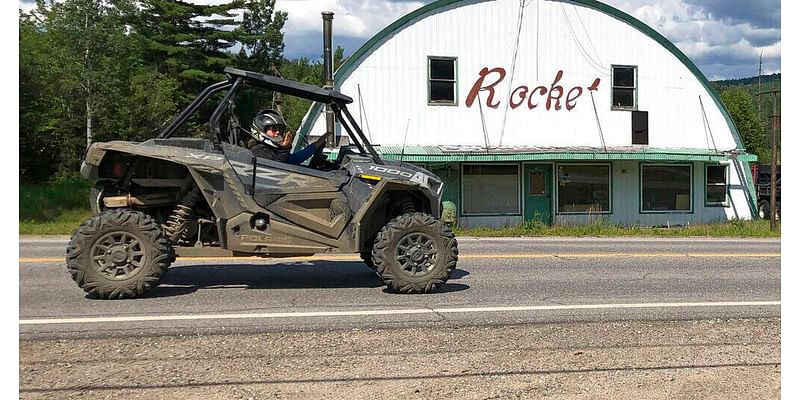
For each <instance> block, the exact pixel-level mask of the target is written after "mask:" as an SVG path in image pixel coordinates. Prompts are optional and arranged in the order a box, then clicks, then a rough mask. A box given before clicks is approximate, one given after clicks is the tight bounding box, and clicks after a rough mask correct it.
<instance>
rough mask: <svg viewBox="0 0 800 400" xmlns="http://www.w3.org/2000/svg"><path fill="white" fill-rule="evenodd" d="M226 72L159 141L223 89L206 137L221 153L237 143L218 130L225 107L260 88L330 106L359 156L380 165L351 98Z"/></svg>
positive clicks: (271, 78)
mask: <svg viewBox="0 0 800 400" xmlns="http://www.w3.org/2000/svg"><path fill="white" fill-rule="evenodd" d="M225 73H226V74H227V75H228V80H225V81H222V82H217V83H214V84H212V85H210V86H208V87H207V88H205V90H203V91H202V92H201V93H200V95H199V96H197V98H196V99H194V100H193V101H192V102H191V103H190V104H189V105H188V106H187V107H186V108H185V109H184V110H183V111H182V112H181V113H180V114H178V116H177V117H176V118H175V120H174V121H172V123H171V124H169V126H167V127H166V128H164V130H163V131H161V133H160V134H159V135H158V138H159V139H167V138H170V137H172V136H173V135H174V134H175V132H177V130H178V128H180V127H181V126H182V125H183V124H184V123H185V122H186V121H187V120H188V119H189V118H190V117H191V116H192V115H194V113H195V112H197V110H198V109H199V108H200V106H201V105H202V104H203V103H204V102H205V101H206V100H207V99H208V98H209V97H210V96H211V95H213V94H214V93H217V92H220V91H222V90H226V89H227V90H228V93H226V94H225V97H224V98H223V99H222V102H220V104H219V105H218V106H217V108H216V109H215V110H214V112H213V113H212V114H211V117H210V118H209V121H208V123H209V131H208V136H209V140H210V141H211V143H212V145H213V146H214V149H215V150H217V151H221V149H222V147H221V145H220V143H221V142H222V141H228V142H230V143H231V144H236V143H235V139H234V138H232V137H229V138H224V137H223V134H222V130H221V129H220V120H221V119H222V116H223V114H224V113H225V111H226V110H227V108H228V104H229V103H230V102H231V101H232V99H233V98H234V97H236V95H237V94H238V93H239V91H240V90H241V89H242V87H243V86H244V85H250V86H255V87H259V88H262V89H266V90H272V91H275V92H280V93H283V94H286V95H290V96H295V97H299V98H302V99H307V100H311V101H315V102H319V103H323V104H327V105H330V106H331V108H332V109H333V112H334V114H335V115H336V118H337V119H338V121H339V123H340V124H341V125H342V127H343V128H344V130H345V131H346V132H347V135H348V136H349V137H350V140H351V142H352V143H353V144H354V145H355V146H356V147H357V148H358V150H359V151H360V152H361V153H362V154H366V155H369V156H370V157H371V158H372V160H373V161H374V162H375V163H377V164H383V160H381V158H380V156H378V153H377V152H376V151H375V149H374V148H373V147H372V144H370V143H369V141H368V140H367V138H366V137H365V136H364V132H363V131H362V130H361V127H359V126H358V124H357V123H356V121H355V119H354V118H353V116H352V115H351V114H350V111H348V110H347V104H350V103H352V102H353V99H352V98H350V97H349V96H346V95H344V94H342V93H339V92H337V91H335V90H330V89H323V88H320V87H317V86H314V85H308V84H305V83H300V82H294V81H290V80H287V79H283V78H278V77H274V76H269V75H264V74H259V73H257V72H252V71H245V70H242V69H238V68H232V67H226V68H225Z"/></svg>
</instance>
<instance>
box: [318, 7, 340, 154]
mask: <svg viewBox="0 0 800 400" xmlns="http://www.w3.org/2000/svg"><path fill="white" fill-rule="evenodd" d="M322 42H323V50H322V62H323V66H324V76H323V78H324V79H325V85H324V86H323V87H324V88H325V89H333V54H332V52H331V46H332V42H333V13H332V12H330V11H323V12H322ZM335 122H336V121H335V120H334V115H333V110H332V109H331V106H330V105H327V104H326V105H325V132H333V134H334V137H333V138H331V143H326V145H327V146H328V147H333V146H336V147H338V146H339V135H338V133H337V132H336V126H335V125H334V124H335Z"/></svg>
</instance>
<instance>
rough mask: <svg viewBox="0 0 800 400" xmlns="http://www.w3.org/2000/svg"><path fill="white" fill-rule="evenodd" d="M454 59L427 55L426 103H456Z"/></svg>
mask: <svg viewBox="0 0 800 400" xmlns="http://www.w3.org/2000/svg"><path fill="white" fill-rule="evenodd" d="M456 72H457V69H456V59H455V58H453V57H428V104H429V105H456V104H458V101H457V98H456Z"/></svg>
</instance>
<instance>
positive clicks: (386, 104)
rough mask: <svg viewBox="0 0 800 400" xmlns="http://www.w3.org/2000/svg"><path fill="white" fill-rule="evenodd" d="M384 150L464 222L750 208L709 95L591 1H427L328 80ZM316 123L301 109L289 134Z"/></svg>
mask: <svg viewBox="0 0 800 400" xmlns="http://www.w3.org/2000/svg"><path fill="white" fill-rule="evenodd" d="M335 82H336V83H335V86H336V88H337V89H338V90H340V91H341V92H343V93H346V94H348V95H350V96H351V97H353V98H354V99H355V104H354V105H353V106H352V107H351V108H352V112H353V115H354V117H355V118H356V119H358V120H359V121H360V122H361V126H362V128H363V129H364V130H365V134H366V135H367V136H368V137H369V138H370V141H371V142H372V143H373V144H376V145H379V146H377V147H376V149H377V150H378V151H379V152H380V153H382V155H383V156H384V157H385V158H393V159H402V160H404V161H409V162H413V163H417V164H420V165H423V166H424V167H426V168H428V169H429V170H431V171H432V172H434V173H436V174H438V175H439V176H440V177H442V178H443V181H444V182H445V187H444V193H443V201H450V202H452V203H454V204H455V206H456V209H457V213H458V219H459V223H460V224H462V225H465V226H503V225H512V224H519V223H521V222H523V221H529V220H540V221H543V222H544V223H547V224H586V223H590V222H592V221H595V220H597V219H598V218H603V219H604V220H606V221H608V222H609V223H613V224H620V225H641V226H664V225H686V224H697V223H713V222H720V221H723V220H726V219H734V218H739V219H750V218H752V217H753V216H754V211H755V204H754V200H753V198H754V192H753V183H752V181H751V177H750V173H749V171H750V166H749V163H750V162H753V161H755V160H756V158H755V156H753V155H750V154H747V153H745V151H744V146H743V145H742V141H741V139H740V137H739V134H738V132H737V130H736V127H735V126H734V123H733V121H732V120H731V117H730V115H729V114H728V112H727V110H726V109H725V107H724V106H723V104H722V101H721V100H720V98H719V97H718V96H717V94H716V93H715V92H714V91H713V89H712V88H711V87H710V85H709V82H708V81H707V80H706V78H705V77H704V76H703V74H702V73H701V72H700V70H699V69H698V68H697V67H696V66H695V65H694V64H693V63H692V61H691V60H689V59H688V58H687V57H686V55H684V54H683V53H682V52H681V51H680V50H678V49H677V48H676V47H675V46H674V45H673V44H672V43H671V42H669V40H667V39H666V38H664V37H663V36H661V35H660V34H659V33H657V32H656V31H654V30H653V29H651V28H650V27H648V26H647V25H645V24H644V23H642V22H641V21H638V20H637V19H635V18H633V17H632V16H630V15H628V14H626V13H624V12H622V11H620V10H617V9H615V8H613V7H610V6H608V5H606V4H603V3H600V2H597V1H594V0H563V1H554V0H439V1H436V2H434V3H431V4H429V5H427V6H424V7H422V8H420V9H418V10H416V11H414V12H412V13H410V14H408V15H406V16H404V17H403V18H401V19H399V20H397V21H395V22H394V23H392V24H391V25H389V26H388V27H386V28H385V29H384V30H382V31H381V32H380V33H378V34H377V35H376V36H375V37H373V38H372V39H370V40H369V41H368V42H367V43H366V44H364V46H362V47H361V48H360V49H358V51H356V52H355V53H354V54H353V55H352V56H351V57H350V58H349V59H348V60H347V61H346V62H345V63H344V64H343V65H342V66H341V67H340V68H339V69H338V71H336V74H335ZM324 131H325V118H324V114H323V113H322V107H321V106H320V105H319V104H314V105H313V106H312V107H311V109H310V110H309V113H308V114H307V115H306V118H305V119H304V121H303V123H302V125H301V127H300V130H299V133H300V134H299V135H298V136H299V137H302V136H304V135H308V136H318V135H320V134H322V133H323V132H324Z"/></svg>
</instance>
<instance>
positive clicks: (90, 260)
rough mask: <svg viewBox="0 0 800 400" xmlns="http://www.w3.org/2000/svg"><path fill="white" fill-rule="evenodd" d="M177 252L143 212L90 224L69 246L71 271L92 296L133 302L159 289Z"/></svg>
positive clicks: (104, 216)
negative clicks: (153, 289) (127, 299)
mask: <svg viewBox="0 0 800 400" xmlns="http://www.w3.org/2000/svg"><path fill="white" fill-rule="evenodd" d="M172 258H173V250H172V247H171V246H170V243H169V240H168V239H167V237H166V236H165V235H164V232H163V231H162V230H161V226H160V225H159V224H158V223H156V221H155V220H153V219H152V218H151V217H150V216H149V215H147V214H144V213H142V212H139V211H133V210H128V209H117V210H110V211H104V212H102V213H100V214H97V215H95V216H94V217H92V218H90V219H89V220H87V221H86V222H84V223H83V224H81V226H80V227H79V228H78V230H77V231H75V233H74V234H73V235H72V239H71V240H70V242H69V245H68V246H67V270H68V271H69V273H70V275H72V280H74V281H75V283H77V284H78V286H79V287H80V288H81V289H83V290H84V291H86V292H87V293H88V294H89V296H91V297H95V298H101V299H121V298H134V297H140V296H142V295H144V294H145V293H146V292H147V291H149V290H150V289H152V288H154V287H156V286H158V284H159V282H161V278H162V276H163V275H164V273H165V272H166V270H167V268H168V267H169V264H170V263H171V262H172Z"/></svg>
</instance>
